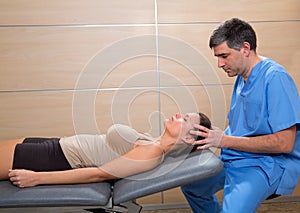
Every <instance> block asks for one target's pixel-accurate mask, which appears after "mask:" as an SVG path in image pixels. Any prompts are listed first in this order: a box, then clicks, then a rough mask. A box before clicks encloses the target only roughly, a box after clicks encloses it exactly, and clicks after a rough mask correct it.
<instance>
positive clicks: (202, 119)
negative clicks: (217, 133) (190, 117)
mask: <svg viewBox="0 0 300 213" xmlns="http://www.w3.org/2000/svg"><path fill="white" fill-rule="evenodd" d="M198 114H199V116H200V123H199V124H200V125H201V126H205V127H206V128H208V129H211V122H210V119H209V118H208V117H207V116H206V115H205V114H203V113H202V112H198ZM195 130H196V131H199V129H195ZM200 131H201V130H200ZM202 139H204V138H203V137H202V136H197V138H196V139H195V140H196V141H198V140H202ZM198 146H202V145H194V147H193V149H192V152H193V151H195V150H196V149H197V147H198Z"/></svg>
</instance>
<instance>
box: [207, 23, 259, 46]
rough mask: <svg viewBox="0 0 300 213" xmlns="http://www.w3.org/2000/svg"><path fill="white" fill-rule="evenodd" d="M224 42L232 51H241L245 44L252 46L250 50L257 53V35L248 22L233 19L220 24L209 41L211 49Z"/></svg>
mask: <svg viewBox="0 0 300 213" xmlns="http://www.w3.org/2000/svg"><path fill="white" fill-rule="evenodd" d="M224 41H226V42H227V45H228V47H229V48H231V49H235V50H240V49H241V47H242V45H243V43H244V42H248V43H249V44H250V50H254V52H256V34H255V31H254V29H253V28H252V27H251V25H250V24H248V23H247V22H245V21H243V20H240V19H238V18H232V19H230V20H227V21H225V22H223V23H222V24H220V26H219V27H218V28H217V29H215V30H214V31H213V33H212V35H211V36H210V39H209V47H210V48H213V47H215V46H218V45H220V44H221V43H223V42H224Z"/></svg>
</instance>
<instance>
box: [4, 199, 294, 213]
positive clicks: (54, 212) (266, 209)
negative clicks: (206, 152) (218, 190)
mask: <svg viewBox="0 0 300 213" xmlns="http://www.w3.org/2000/svg"><path fill="white" fill-rule="evenodd" d="M21 212H22V213H88V212H87V211H84V210H78V209H76V208H47V209H43V208H28V209H26V210H25V209H1V208H0V213H21ZM141 213H192V211H191V210H190V209H189V208H182V209H169V210H166V209H162V210H144V211H143V210H142V212H141ZM257 213H300V202H299V201H295V202H290V201H289V202H278V203H264V204H262V205H261V206H260V208H259V209H258V211H257Z"/></svg>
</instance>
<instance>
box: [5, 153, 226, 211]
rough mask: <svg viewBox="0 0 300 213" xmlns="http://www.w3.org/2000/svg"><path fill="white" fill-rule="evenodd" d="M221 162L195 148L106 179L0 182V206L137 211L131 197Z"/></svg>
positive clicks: (208, 172)
mask: <svg viewBox="0 0 300 213" xmlns="http://www.w3.org/2000/svg"><path fill="white" fill-rule="evenodd" d="M222 168H223V163H222V162H221V161H220V160H219V158H218V157H217V156H216V155H215V154H214V153H213V152H212V151H210V150H203V151H195V152H192V153H190V154H189V155H188V156H187V157H186V156H183V157H180V156H179V157H171V156H167V157H166V158H165V160H164V162H163V163H162V164H161V165H159V166H158V167H156V168H154V169H152V170H150V171H147V172H144V173H141V174H138V175H133V176H130V177H128V178H125V179H119V180H116V181H110V182H100V183H89V184H72V185H71V184H70V185H40V186H36V187H31V188H24V189H20V188H18V187H16V186H14V185H12V184H11V183H10V181H0V212H1V208H25V207H75V206H76V207H80V208H87V207H88V209H86V210H88V211H91V212H117V211H116V209H117V208H118V207H120V206H121V207H122V208H126V209H127V211H128V212H129V213H138V212H140V211H141V209H142V207H141V206H140V205H138V204H137V203H136V202H135V200H136V199H137V198H140V197H144V196H146V195H150V194H153V193H157V192H162V191H165V190H168V189H171V188H174V187H178V186H183V185H186V184H188V183H191V182H194V181H198V180H202V179H206V178H209V177H211V176H213V175H214V174H217V173H218V172H220V171H221V170H222Z"/></svg>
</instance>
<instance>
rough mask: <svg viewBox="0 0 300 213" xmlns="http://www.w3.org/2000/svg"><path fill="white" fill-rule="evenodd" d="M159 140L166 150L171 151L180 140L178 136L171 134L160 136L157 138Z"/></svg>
mask: <svg viewBox="0 0 300 213" xmlns="http://www.w3.org/2000/svg"><path fill="white" fill-rule="evenodd" d="M157 142H159V143H160V145H161V146H162V147H163V149H164V150H165V152H168V151H170V150H171V149H172V148H173V147H174V146H175V144H176V143H177V142H178V138H174V137H172V136H171V135H168V134H163V135H161V136H160V137H159V138H157Z"/></svg>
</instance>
